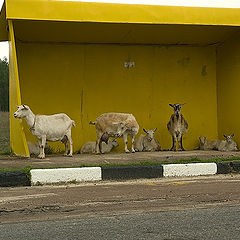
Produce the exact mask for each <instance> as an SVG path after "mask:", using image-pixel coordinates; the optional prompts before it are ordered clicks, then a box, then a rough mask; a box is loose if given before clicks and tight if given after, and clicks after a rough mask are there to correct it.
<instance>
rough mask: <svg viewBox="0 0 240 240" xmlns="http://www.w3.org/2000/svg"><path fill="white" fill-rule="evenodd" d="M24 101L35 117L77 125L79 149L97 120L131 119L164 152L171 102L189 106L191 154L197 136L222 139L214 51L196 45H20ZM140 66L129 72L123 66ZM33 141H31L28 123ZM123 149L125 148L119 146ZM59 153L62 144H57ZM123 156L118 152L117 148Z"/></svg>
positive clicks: (168, 140) (187, 142)
mask: <svg viewBox="0 0 240 240" xmlns="http://www.w3.org/2000/svg"><path fill="white" fill-rule="evenodd" d="M17 56H18V62H19V78H20V88H21V95H22V102H23V103H25V104H27V105H29V106H30V107H31V108H32V110H33V112H34V113H38V114H53V113H58V112H65V113H67V114H68V115H69V116H70V117H71V118H72V119H74V120H75V122H76V124H77V127H76V129H74V128H73V130H72V133H73V141H74V150H75V151H77V150H78V149H79V148H80V147H81V146H82V144H83V143H85V142H87V141H93V140H95V138H96V134H95V129H94V126H91V125H89V124H88V123H89V121H90V120H92V121H94V120H95V118H96V117H97V116H99V115H100V114H101V113H104V112H129V113H133V114H134V115H135V117H136V118H137V120H138V122H139V125H140V133H142V128H143V127H144V128H147V129H153V128H155V127H157V128H158V131H157V132H156V137H157V139H158V140H159V141H160V144H161V145H162V147H163V148H165V149H167V148H170V146H171V136H170V134H169V133H168V131H167V128H166V124H167V122H168V120H169V118H170V115H171V114H172V109H171V108H170V107H169V105H168V104H169V103H176V102H179V103H186V105H185V106H183V108H182V113H183V114H184V116H185V118H186V119H187V121H188V123H189V131H188V133H187V134H186V135H185V137H184V145H185V148H186V149H193V148H194V147H196V146H197V144H198V137H199V136H203V135H207V136H208V137H209V138H217V137H218V124H217V95H216V49H215V47H213V46H209V47H198V46H196V47H193V46H191V47H190V46H171V47H167V46H157V45H153V46H150V45H114V44H113V45H111V44H85V45H84V44H60V43H59V44H50V43H49V44H48V43H22V42H18V41H17ZM128 61H130V62H135V67H131V68H125V67H124V62H128ZM24 129H25V130H24V131H25V133H26V136H27V139H28V140H31V141H32V140H33V137H32V135H31V133H30V131H29V128H28V127H27V126H26V124H25V128H24ZM119 142H122V141H121V140H120V141H119ZM53 146H54V147H55V149H56V150H58V149H59V150H61V149H62V147H63V146H62V144H61V143H57V144H54V145H53ZM118 149H119V150H120V151H123V148H122V147H121V146H120V147H119V148H118Z"/></svg>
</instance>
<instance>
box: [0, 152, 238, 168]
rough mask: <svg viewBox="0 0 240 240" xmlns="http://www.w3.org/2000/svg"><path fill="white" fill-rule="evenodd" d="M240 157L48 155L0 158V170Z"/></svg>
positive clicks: (203, 154)
mask: <svg viewBox="0 0 240 240" xmlns="http://www.w3.org/2000/svg"><path fill="white" fill-rule="evenodd" d="M234 156H236V157H240V151H238V152H219V151H199V150H197V151H184V152H170V151H162V152H138V153H129V154H126V153H109V154H102V155H88V154H86V155H85V154H75V155H74V156H73V157H64V156H62V155H49V156H47V157H46V158H45V159H38V158H18V157H11V156H0V168H25V167H27V166H32V167H35V168H49V167H79V166H82V165H97V164H130V163H140V162H153V163H156V162H158V163H162V162H166V161H178V160H183V159H191V158H200V159H214V158H228V157H234Z"/></svg>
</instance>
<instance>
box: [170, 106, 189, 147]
mask: <svg viewBox="0 0 240 240" xmlns="http://www.w3.org/2000/svg"><path fill="white" fill-rule="evenodd" d="M183 105H184V104H177V103H176V104H169V106H171V107H172V108H173V109H174V114H172V116H171V118H170V121H169V122H168V124H167V128H168V131H169V132H170V134H171V135H172V148H171V149H170V150H171V151H176V143H177V141H178V150H179V151H185V149H184V148H183V144H182V137H183V135H184V134H185V133H186V132H187V130H188V123H187V121H186V120H185V119H184V117H183V115H182V114H181V113H180V110H181V107H182V106H183Z"/></svg>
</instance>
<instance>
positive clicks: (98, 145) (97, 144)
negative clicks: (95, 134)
mask: <svg viewBox="0 0 240 240" xmlns="http://www.w3.org/2000/svg"><path fill="white" fill-rule="evenodd" d="M100 142H101V138H97V140H96V148H95V152H96V154H100V153H101V152H100Z"/></svg>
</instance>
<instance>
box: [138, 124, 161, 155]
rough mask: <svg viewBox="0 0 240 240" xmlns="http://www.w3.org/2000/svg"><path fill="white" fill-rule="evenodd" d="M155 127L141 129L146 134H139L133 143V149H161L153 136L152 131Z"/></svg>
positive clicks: (144, 150) (142, 150)
mask: <svg viewBox="0 0 240 240" xmlns="http://www.w3.org/2000/svg"><path fill="white" fill-rule="evenodd" d="M156 130H157V128H155V129H153V130H145V129H144V128H143V131H144V132H145V133H146V135H143V134H141V135H140V136H139V137H138V138H137V140H136V144H135V150H136V151H137V152H154V151H161V146H160V144H159V142H158V141H157V140H156V139H155V138H154V133H155V131H156Z"/></svg>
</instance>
